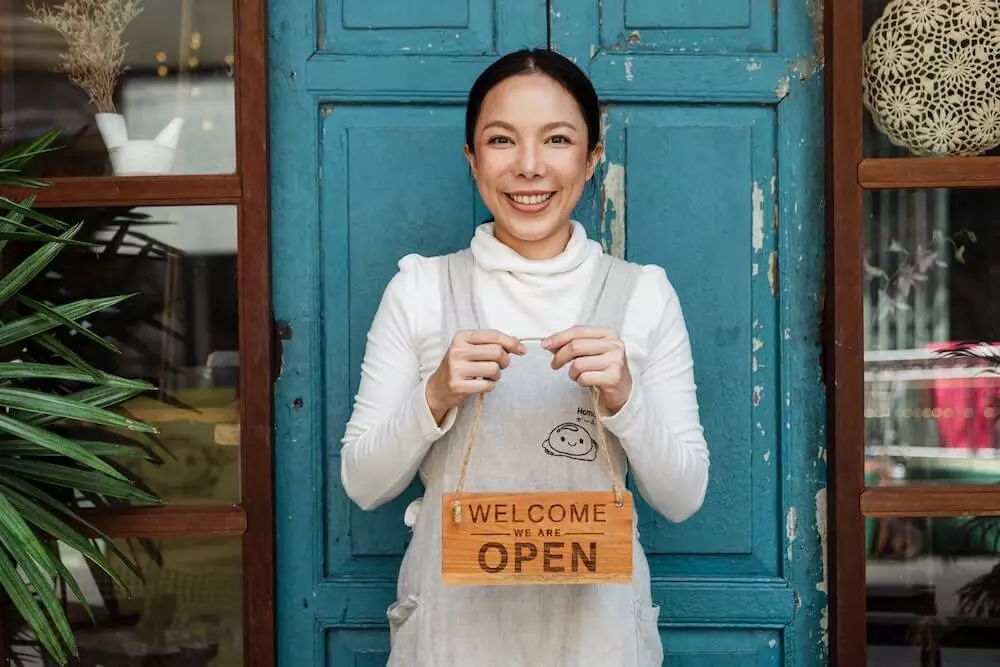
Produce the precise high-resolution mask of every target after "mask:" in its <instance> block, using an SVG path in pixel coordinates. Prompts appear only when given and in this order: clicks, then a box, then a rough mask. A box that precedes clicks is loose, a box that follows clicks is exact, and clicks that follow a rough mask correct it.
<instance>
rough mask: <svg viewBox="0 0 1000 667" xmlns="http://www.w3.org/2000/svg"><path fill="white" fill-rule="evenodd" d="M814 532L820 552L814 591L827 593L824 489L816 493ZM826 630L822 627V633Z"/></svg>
mask: <svg viewBox="0 0 1000 667" xmlns="http://www.w3.org/2000/svg"><path fill="white" fill-rule="evenodd" d="M816 532H817V533H818V534H819V550H820V567H821V568H822V572H823V574H822V576H821V577H820V580H819V581H818V582H817V583H816V590H818V591H819V592H820V593H826V592H827V578H826V577H827V574H826V535H827V528H826V489H820V490H819V491H817V492H816ZM825 631H826V628H825V627H824V633H825Z"/></svg>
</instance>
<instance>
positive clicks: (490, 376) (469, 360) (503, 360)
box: [426, 329, 525, 425]
mask: <svg viewBox="0 0 1000 667" xmlns="http://www.w3.org/2000/svg"><path fill="white" fill-rule="evenodd" d="M524 352H525V348H524V343H522V342H521V341H519V340H518V339H516V338H513V337H511V336H508V335H507V334H505V333H501V332H499V331H495V330H492V329H488V330H484V329H477V330H473V331H459V332H458V333H457V334H455V337H454V338H452V339H451V344H450V345H449V346H448V349H447V350H446V351H445V353H444V358H443V359H441V363H440V364H439V365H438V367H437V370H435V371H434V372H433V373H432V374H431V376H430V378H428V380H427V389H426V397H427V407H429V408H430V410H431V414H432V415H433V416H434V421H436V422H437V423H438V425H440V424H441V422H442V421H444V418H445V415H447V414H448V411H449V410H451V409H452V408H454V407H457V406H458V405H459V404H461V403H462V401H464V400H465V399H466V397H468V396H470V395H472V394H482V393H485V392H489V391H493V387H495V386H496V383H497V381H498V380H499V379H500V373H501V371H502V370H503V369H504V368H507V366H509V365H510V355H512V354H524Z"/></svg>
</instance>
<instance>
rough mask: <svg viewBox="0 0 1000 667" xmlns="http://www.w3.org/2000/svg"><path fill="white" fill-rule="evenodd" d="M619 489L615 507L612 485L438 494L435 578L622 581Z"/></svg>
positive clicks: (628, 552)
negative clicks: (438, 549) (550, 490)
mask: <svg viewBox="0 0 1000 667" xmlns="http://www.w3.org/2000/svg"><path fill="white" fill-rule="evenodd" d="M623 495H624V503H623V504H622V506H621V507H618V506H616V505H615V496H614V493H613V492H611V491H595V492H582V493H577V492H557V493H463V494H461V495H456V494H454V493H449V494H445V496H444V498H443V501H442V504H441V512H442V516H441V575H442V579H443V581H444V583H446V584H453V585H465V586H497V585H517V584H581V583H611V582H615V583H619V582H629V581H631V580H632V539H633V532H632V494H630V493H629V492H627V491H625V492H623ZM456 498H457V499H460V500H461V518H460V521H459V522H457V523H456V521H455V518H456V517H455V514H454V512H453V501H454V500H455V499H456Z"/></svg>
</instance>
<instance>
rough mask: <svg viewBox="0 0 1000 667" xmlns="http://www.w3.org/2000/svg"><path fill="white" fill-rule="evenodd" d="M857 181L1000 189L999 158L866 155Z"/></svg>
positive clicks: (877, 186)
mask: <svg viewBox="0 0 1000 667" xmlns="http://www.w3.org/2000/svg"><path fill="white" fill-rule="evenodd" d="M858 183H859V184H860V185H861V187H862V188H864V189H866V190H890V189H928V188H1000V157H926V158H921V157H913V158H909V157H905V158H866V159H863V160H861V163H860V164H859V165H858Z"/></svg>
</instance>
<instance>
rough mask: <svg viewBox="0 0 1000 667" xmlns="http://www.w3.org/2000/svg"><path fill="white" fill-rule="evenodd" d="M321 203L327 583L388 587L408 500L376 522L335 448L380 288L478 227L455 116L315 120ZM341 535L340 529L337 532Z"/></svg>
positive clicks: (441, 112)
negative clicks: (407, 258) (350, 491)
mask: <svg viewBox="0 0 1000 667" xmlns="http://www.w3.org/2000/svg"><path fill="white" fill-rule="evenodd" d="M320 115H321V131H320V146H319V150H320V172H319V173H320V179H319V187H320V192H319V197H320V201H321V203H322V208H321V210H320V216H321V220H322V222H321V236H320V246H321V247H322V248H323V264H322V276H323V279H324V282H323V288H322V294H323V312H324V313H325V314H326V316H325V317H324V322H323V337H322V345H323V353H322V358H323V359H324V360H325V365H326V372H325V374H324V381H323V384H322V392H323V393H322V395H323V396H324V397H325V402H324V407H325V410H326V418H325V420H324V422H325V423H326V424H329V425H330V426H331V432H330V434H329V437H328V438H326V443H327V447H328V448H329V449H328V451H327V453H326V456H325V458H324V462H325V467H326V485H325V488H326V491H327V502H326V505H325V511H324V514H323V516H322V524H321V525H322V526H324V527H325V529H326V557H325V558H324V560H323V564H324V571H325V576H327V577H378V578H381V579H384V580H386V581H389V580H391V579H393V578H395V576H396V573H397V571H398V568H399V559H400V557H401V556H402V554H403V552H404V550H405V549H406V545H407V543H408V542H409V531H408V529H407V528H406V527H405V526H404V525H403V522H402V517H403V511H404V510H405V508H406V505H407V504H408V503H409V502H410V500H412V499H413V498H415V497H416V496H417V495H418V494H419V487H418V485H417V484H414V485H413V487H411V489H409V490H408V491H407V492H405V493H404V494H402V495H401V496H400V497H399V498H396V499H395V500H394V501H392V502H391V503H388V504H386V505H385V506H383V507H381V508H379V509H378V510H376V511H374V512H364V511H362V510H361V509H359V508H358V507H357V506H356V505H355V504H354V503H352V502H351V501H350V500H349V499H348V498H347V496H346V495H345V494H344V491H343V488H342V486H341V483H340V458H339V457H338V456H337V452H338V447H337V445H336V442H335V440H334V438H337V437H339V435H340V434H338V433H337V429H338V428H340V426H339V425H342V424H344V423H346V421H347V419H348V418H349V417H350V413H351V406H352V401H353V397H354V395H355V394H356V393H357V389H358V385H359V383H360V373H359V369H360V367H361V360H362V357H363V355H364V349H365V339H366V335H367V333H368V327H369V325H370V324H371V321H372V318H373V317H374V315H375V310H376V308H377V307H378V303H379V299H380V298H381V295H382V291H383V289H384V288H385V285H386V284H387V283H388V282H389V280H390V279H391V278H392V276H393V274H395V272H396V270H397V262H398V260H399V258H400V257H402V256H403V255H405V254H408V253H420V254H423V255H437V254H443V253H447V252H450V251H452V250H453V249H455V248H459V247H462V245H464V244H466V243H467V242H468V239H469V238H470V236H471V234H472V232H473V229H474V228H475V225H476V223H477V222H481V221H482V220H483V219H484V217H485V213H484V209H483V207H482V204H481V203H480V202H479V201H478V195H477V193H476V190H475V184H474V183H473V181H472V179H471V178H470V176H469V167H468V163H467V162H466V160H465V157H464V156H463V155H462V152H461V150H460V149H459V150H456V151H442V150H441V147H442V146H459V147H461V145H462V142H463V141H464V122H465V116H464V110H463V109H462V108H460V107H458V106H445V107H440V106H437V105H434V106H430V105H391V104H364V103H359V104H344V105H336V104H331V105H324V106H323V109H322V111H321V114H320ZM345 528H346V530H345Z"/></svg>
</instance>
